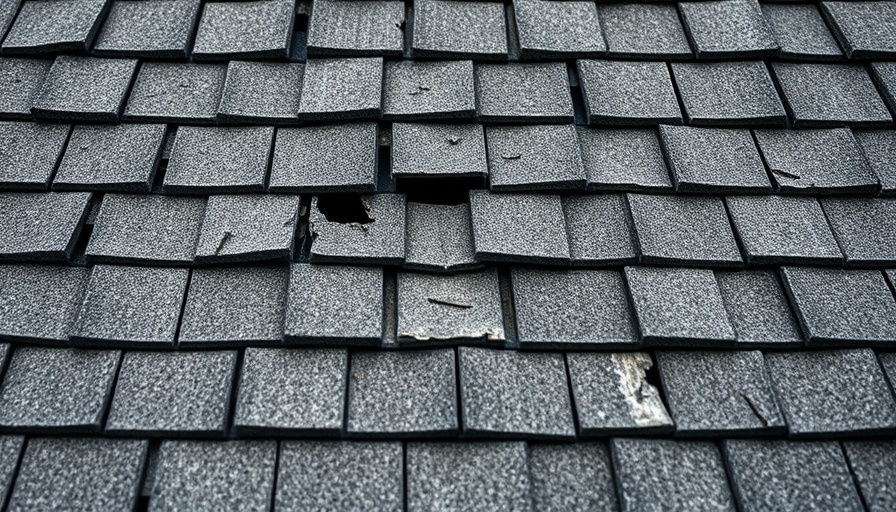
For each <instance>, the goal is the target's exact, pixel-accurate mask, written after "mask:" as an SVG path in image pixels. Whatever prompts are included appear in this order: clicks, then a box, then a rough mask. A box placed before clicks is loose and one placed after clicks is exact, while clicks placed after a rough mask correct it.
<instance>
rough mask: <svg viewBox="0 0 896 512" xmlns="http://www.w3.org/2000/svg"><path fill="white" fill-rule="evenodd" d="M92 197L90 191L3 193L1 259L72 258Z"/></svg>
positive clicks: (0, 219)
mask: <svg viewBox="0 0 896 512" xmlns="http://www.w3.org/2000/svg"><path fill="white" fill-rule="evenodd" d="M90 199H91V194H88V193H86V192H49V193H37V194H32V193H13V192H8V193H5V194H0V233H3V234H4V235H3V236H2V237H0V261H21V260H27V261H29V262H33V261H61V262H64V261H66V260H68V259H69V257H70V256H71V253H72V250H73V249H74V247H75V243H76V242H77V240H78V237H79V236H80V234H81V228H82V227H83V226H84V220H85V219H86V217H87V212H88V210H89V208H88V207H89V206H90Z"/></svg>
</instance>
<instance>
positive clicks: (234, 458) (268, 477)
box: [149, 441, 277, 510]
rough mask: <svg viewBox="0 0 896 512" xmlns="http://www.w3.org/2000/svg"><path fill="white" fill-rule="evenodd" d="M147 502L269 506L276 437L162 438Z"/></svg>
mask: <svg viewBox="0 0 896 512" xmlns="http://www.w3.org/2000/svg"><path fill="white" fill-rule="evenodd" d="M158 457H159V458H158V467H157V468H156V474H155V481H154V482H153V488H152V495H151V496H150V500H149V503H150V507H152V508H153V509H156V510H267V509H268V508H269V507H270V505H271V499H272V498H273V495H274V471H275V469H276V463H277V443H276V441H229V442H217V441H215V442H210V441H163V442H162V444H161V446H160V447H159V454H158Z"/></svg>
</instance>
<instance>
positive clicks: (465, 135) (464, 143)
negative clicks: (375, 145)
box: [392, 123, 491, 178]
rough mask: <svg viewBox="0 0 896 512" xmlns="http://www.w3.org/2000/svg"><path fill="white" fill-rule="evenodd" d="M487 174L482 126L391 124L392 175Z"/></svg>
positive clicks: (445, 176) (483, 175)
mask: <svg viewBox="0 0 896 512" xmlns="http://www.w3.org/2000/svg"><path fill="white" fill-rule="evenodd" d="M489 133H491V132H489ZM488 173H489V167H488V164H486V158H485V133H484V132H483V129H482V125H480V124H450V125H449V124H434V123H393V124H392V176H394V177H396V178H485V176H486V175H487V174H488Z"/></svg>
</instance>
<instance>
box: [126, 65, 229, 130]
mask: <svg viewBox="0 0 896 512" xmlns="http://www.w3.org/2000/svg"><path fill="white" fill-rule="evenodd" d="M226 73H227V66H225V65H223V64H189V63H186V64H184V63H173V62H146V63H144V64H143V65H142V66H140V73H139V74H138V75H137V80H136V81H135V82H134V87H133V89H132V90H131V94H130V97H129V98H128V105H127V107H125V109H124V116H123V117H124V119H125V120H128V121H143V122H147V121H148V122H152V121H156V122H173V123H190V124H213V123H214V122H215V115H216V114H217V112H218V102H219V101H220V99H221V90H222V89H223V88H224V81H225V75H226Z"/></svg>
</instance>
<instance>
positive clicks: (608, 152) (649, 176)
mask: <svg viewBox="0 0 896 512" xmlns="http://www.w3.org/2000/svg"><path fill="white" fill-rule="evenodd" d="M577 129H578V132H579V143H580V144H581V146H582V160H583V162H584V164H585V172H586V173H587V176H588V188H589V189H597V190H619V191H632V192H634V191H654V190H655V191H670V190H671V189H672V181H671V180H670V179H669V170H668V169H667V168H666V162H665V160H664V158H663V152H662V149H661V148H660V143H659V138H658V137H657V133H656V131H655V130H648V129H630V130H597V129H593V128H582V127H577Z"/></svg>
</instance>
